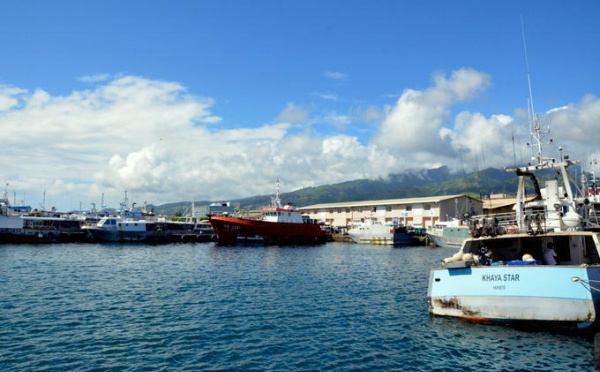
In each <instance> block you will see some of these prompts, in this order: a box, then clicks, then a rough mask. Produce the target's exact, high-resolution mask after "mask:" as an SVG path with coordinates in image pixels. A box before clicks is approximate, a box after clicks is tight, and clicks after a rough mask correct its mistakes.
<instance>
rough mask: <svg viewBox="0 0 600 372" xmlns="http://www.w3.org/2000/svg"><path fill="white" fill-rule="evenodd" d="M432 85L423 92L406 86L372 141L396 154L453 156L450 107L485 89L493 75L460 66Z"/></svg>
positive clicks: (432, 159) (428, 159) (430, 159)
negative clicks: (447, 134)
mask: <svg viewBox="0 0 600 372" xmlns="http://www.w3.org/2000/svg"><path fill="white" fill-rule="evenodd" d="M433 83H434V84H433V86H432V87H430V88H428V89H425V90H423V91H417V90H413V89H406V90H405V91H404V93H403V94H402V95H401V96H400V98H399V99H398V101H397V102H396V105H395V106H394V107H392V108H391V110H390V111H389V112H388V113H387V115H386V117H385V119H384V120H383V122H382V124H381V126H380V128H379V131H378V133H377V134H376V135H375V136H374V138H373V144H375V145H377V146H379V147H381V148H385V149H388V150H389V151H392V152H395V153H402V154H405V153H408V154H413V156H418V158H419V160H420V161H424V162H425V163H424V164H421V165H422V166H427V165H434V164H435V163H439V162H440V160H443V159H440V156H443V157H447V156H451V154H452V152H453V149H452V144H451V143H448V142H447V141H445V136H443V134H445V130H444V129H443V126H445V125H448V124H450V119H451V118H450V108H451V107H452V105H454V104H456V103H460V102H464V101H465V100H468V99H470V98H472V97H474V96H476V95H477V94H479V93H481V92H482V91H484V90H485V89H486V88H487V87H488V86H489V84H490V76H489V75H487V74H484V73H482V72H479V71H475V70H472V69H461V70H458V71H455V72H453V73H452V75H451V76H450V77H449V78H447V77H445V76H444V75H442V74H435V75H434V77H433Z"/></svg>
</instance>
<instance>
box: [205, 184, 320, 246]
mask: <svg viewBox="0 0 600 372" xmlns="http://www.w3.org/2000/svg"><path fill="white" fill-rule="evenodd" d="M209 222H210V224H211V226H212V228H213V230H214V231H215V233H216V234H217V242H218V243H220V244H227V245H231V244H236V243H261V244H274V245H294V244H322V243H325V242H326V241H328V240H329V239H330V238H329V236H328V234H327V232H326V231H324V230H323V229H321V226H320V224H319V223H317V221H315V220H313V219H310V218H308V217H307V216H304V215H302V214H301V212H300V211H299V210H298V209H297V208H296V207H295V206H294V205H293V204H291V203H288V204H287V205H285V206H282V205H281V202H280V198H279V180H277V192H276V194H275V196H274V197H273V199H272V202H271V206H268V207H264V208H263V209H262V210H261V214H260V216H259V217H258V218H251V217H249V216H239V217H229V216H210V217H209Z"/></svg>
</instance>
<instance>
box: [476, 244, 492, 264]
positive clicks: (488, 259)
mask: <svg viewBox="0 0 600 372" xmlns="http://www.w3.org/2000/svg"><path fill="white" fill-rule="evenodd" d="M479 263H480V264H481V266H490V265H491V263H492V251H491V250H489V249H488V247H487V246H486V245H482V246H481V247H480V248H479Z"/></svg>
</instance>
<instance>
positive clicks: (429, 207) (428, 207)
mask: <svg viewBox="0 0 600 372" xmlns="http://www.w3.org/2000/svg"><path fill="white" fill-rule="evenodd" d="M423 209H424V210H426V211H429V210H431V205H429V204H425V205H423Z"/></svg>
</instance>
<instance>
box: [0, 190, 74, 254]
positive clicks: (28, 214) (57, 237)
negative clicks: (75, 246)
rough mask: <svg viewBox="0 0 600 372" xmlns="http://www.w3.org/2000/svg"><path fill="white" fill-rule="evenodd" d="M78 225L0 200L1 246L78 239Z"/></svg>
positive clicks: (71, 221)
mask: <svg viewBox="0 0 600 372" xmlns="http://www.w3.org/2000/svg"><path fill="white" fill-rule="evenodd" d="M80 226H81V221H80V220H77V219H73V218H64V217H61V216H60V215H56V216H55V215H54V213H51V215H46V213H40V212H36V213H34V212H32V211H31V208H30V207H13V206H11V205H10V203H9V201H8V198H6V197H5V198H3V199H0V243H11V244H18V243H26V244H38V243H55V242H60V241H73V240H76V238H78V237H80V236H81V235H82V234H81V229H80Z"/></svg>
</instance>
